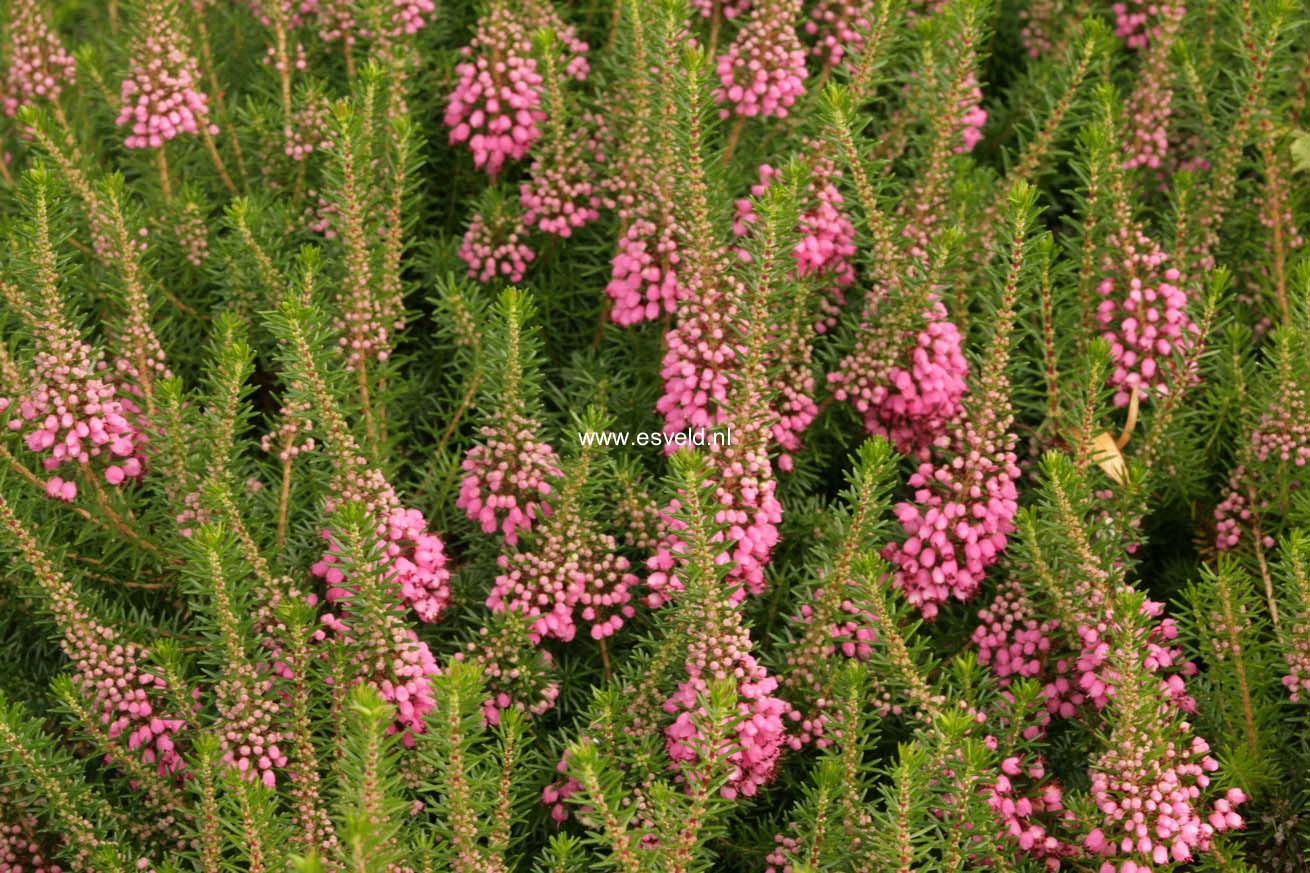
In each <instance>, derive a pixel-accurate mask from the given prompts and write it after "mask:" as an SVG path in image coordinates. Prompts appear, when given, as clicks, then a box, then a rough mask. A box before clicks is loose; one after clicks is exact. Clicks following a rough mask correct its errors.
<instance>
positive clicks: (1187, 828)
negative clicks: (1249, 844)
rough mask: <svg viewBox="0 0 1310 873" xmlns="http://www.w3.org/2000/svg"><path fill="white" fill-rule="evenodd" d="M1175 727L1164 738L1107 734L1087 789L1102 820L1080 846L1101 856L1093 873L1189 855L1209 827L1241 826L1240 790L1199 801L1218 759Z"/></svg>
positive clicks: (1210, 832) (1205, 844)
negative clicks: (1207, 804)
mask: <svg viewBox="0 0 1310 873" xmlns="http://www.w3.org/2000/svg"><path fill="white" fill-rule="evenodd" d="M1177 732H1178V736H1176V737H1170V738H1168V739H1164V740H1157V739H1156V738H1154V737H1151V736H1149V735H1146V734H1145V733H1144V732H1140V731H1135V730H1134V731H1132V732H1131V735H1130V736H1122V735H1121V736H1115V737H1113V738H1112V739H1111V745H1110V748H1109V749H1108V750H1107V751H1106V752H1105V753H1104V754H1103V755H1102V756H1101V757H1100V758H1099V759H1098V760H1097V762H1096V765H1095V767H1094V768H1093V771H1092V786H1091V795H1092V798H1093V800H1094V801H1095V803H1096V807H1097V809H1098V810H1100V812H1101V814H1102V816H1103V817H1104V819H1103V822H1102V824H1101V826H1100V827H1097V828H1094V829H1093V830H1092V831H1091V832H1090V833H1088V834H1087V837H1086V838H1085V839H1084V841H1083V845H1084V847H1085V848H1086V849H1087V850H1088V851H1089V852H1091V853H1093V854H1094V855H1101V856H1104V857H1105V858H1107V860H1106V861H1104V862H1103V863H1102V864H1101V867H1100V870H1101V873H1140V871H1144V870H1145V871H1149V870H1151V869H1152V865H1159V866H1165V865H1168V864H1171V863H1183V862H1186V861H1191V860H1193V859H1195V857H1196V856H1197V855H1198V854H1199V853H1202V852H1206V851H1209V849H1210V844H1211V842H1212V841H1213V839H1214V835H1215V834H1216V833H1222V832H1223V831H1228V830H1234V829H1236V828H1240V827H1241V826H1242V817H1241V816H1240V815H1238V814H1237V812H1236V810H1235V807H1237V806H1238V805H1239V804H1241V803H1243V802H1245V800H1246V795H1245V794H1244V793H1243V792H1242V790H1241V789H1240V788H1230V789H1228V791H1227V792H1226V793H1225V794H1224V796H1223V797H1220V798H1218V799H1217V800H1215V801H1214V804H1213V805H1212V806H1211V807H1210V809H1209V810H1208V811H1207V810H1206V809H1204V808H1202V807H1201V806H1200V803H1199V802H1200V799H1201V795H1202V792H1204V790H1205V789H1206V787H1207V786H1208V785H1209V784H1210V774H1211V773H1213V772H1214V771H1215V770H1217V769H1219V762H1218V761H1216V760H1215V759H1214V758H1213V757H1212V756H1211V755H1210V746H1209V744H1207V743H1206V741H1205V740H1204V739H1202V738H1201V737H1198V736H1189V735H1190V725H1188V723H1187V722H1179V723H1178V725H1177ZM1160 745H1162V748H1157V746H1160ZM1120 859H1121V860H1120Z"/></svg>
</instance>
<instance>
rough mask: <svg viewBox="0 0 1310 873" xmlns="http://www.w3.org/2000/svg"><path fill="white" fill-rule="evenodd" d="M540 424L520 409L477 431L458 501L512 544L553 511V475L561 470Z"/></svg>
mask: <svg viewBox="0 0 1310 873" xmlns="http://www.w3.org/2000/svg"><path fill="white" fill-rule="evenodd" d="M538 430H539V426H538V424H537V423H536V422H535V421H533V420H531V419H529V418H526V417H524V416H522V415H519V414H513V413H511V414H508V415H498V416H495V417H494V418H493V420H492V422H491V423H490V424H487V425H484V426H483V427H482V428H481V430H480V431H479V432H480V433H481V435H482V439H483V441H482V442H481V443H479V444H478V445H475V446H474V447H473V448H471V449H469V453H468V456H467V457H466V458H465V459H464V463H463V465H462V467H463V470H464V472H465V474H466V475H465V476H464V480H463V482H461V483H460V486H459V498H458V499H457V500H456V501H455V505H456V506H457V507H459V508H460V509H462V510H464V512H465V513H467V514H468V517H469V518H470V519H471V520H473V521H476V522H477V523H478V525H479V526H480V527H481V528H482V532H483V533H495V532H496V531H497V530H499V531H500V532H501V534H502V535H503V536H504V537H505V542H506V543H508V544H509V545H511V546H512V545H514V544H515V543H517V542H518V536H519V533H520V532H521V531H526V530H531V529H532V525H533V523H534V522H535V521H536V520H537V518H538V517H539V516H541V515H545V514H547V513H549V512H550V504H548V503H546V500H545V498H546V497H547V496H548V495H549V494H550V491H551V483H550V480H551V479H554V478H557V477H559V476H560V475H562V474H561V472H560V469H559V467H558V466H557V463H556V455H555V450H554V449H553V448H551V447H550V444H549V443H547V442H544V441H543V440H541V439H540V438H539V437H538V436H537V433H538Z"/></svg>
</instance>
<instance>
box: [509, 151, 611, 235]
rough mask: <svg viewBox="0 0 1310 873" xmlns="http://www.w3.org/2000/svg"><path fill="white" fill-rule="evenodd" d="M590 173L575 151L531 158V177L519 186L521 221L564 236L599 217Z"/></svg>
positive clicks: (598, 204) (598, 203) (599, 199)
mask: <svg viewBox="0 0 1310 873" xmlns="http://www.w3.org/2000/svg"><path fill="white" fill-rule="evenodd" d="M593 153H594V152H593ZM593 176H594V174H593V173H592V170H591V167H589V166H588V165H587V162H586V160H584V159H583V157H582V156H581V155H580V154H579V153H578V152H577V151H568V152H565V153H563V154H558V155H555V156H553V157H552V158H550V159H549V160H544V161H543V160H541V159H538V160H535V161H533V162H532V168H531V177H530V178H529V179H527V180H526V181H524V182H523V183H522V184H520V185H519V202H520V203H521V204H522V205H523V223H524V224H525V225H527V226H528V227H535V228H537V229H538V230H541V231H543V232H545V233H553V234H555V235H556V236H560V237H563V238H564V239H568V238H569V237H570V236H572V235H573V231H574V230H576V229H578V228H580V227H582V226H583V225H585V224H586V223H587V222H589V221H595V220H596V219H597V218H600V205H601V198H600V193H599V190H598V188H597V185H596V182H595V179H594V178H593Z"/></svg>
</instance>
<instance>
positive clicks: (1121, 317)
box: [1096, 231, 1196, 406]
mask: <svg viewBox="0 0 1310 873" xmlns="http://www.w3.org/2000/svg"><path fill="white" fill-rule="evenodd" d="M1113 244H1114V245H1113V247H1114V248H1115V249H1116V250H1117V251H1118V252H1119V255H1120V260H1119V261H1118V262H1117V263H1107V264H1106V268H1105V271H1106V273H1107V275H1106V277H1105V278H1104V279H1102V280H1101V284H1100V286H1099V287H1098V291H1099V292H1100V294H1101V296H1102V297H1103V298H1104V299H1103V300H1102V301H1101V303H1100V305H1099V306H1097V308H1096V318H1097V320H1098V321H1099V322H1100V323H1101V325H1102V326H1103V327H1104V328H1105V330H1104V331H1103V332H1102V334H1101V336H1102V337H1103V338H1104V339H1105V340H1106V341H1107V342H1108V343H1109V344H1110V360H1111V361H1112V362H1113V364H1114V372H1112V373H1111V374H1110V384H1111V385H1112V386H1114V388H1115V389H1116V391H1115V395H1114V402H1115V405H1116V406H1127V405H1128V401H1129V399H1130V398H1131V396H1132V394H1133V392H1137V394H1138V396H1139V397H1140V398H1141V399H1143V400H1146V399H1149V398H1150V396H1151V395H1152V394H1153V393H1157V394H1162V393H1164V392H1166V391H1167V390H1168V389H1169V383H1170V380H1171V379H1172V377H1173V375H1174V370H1175V369H1176V365H1175V358H1176V356H1177V355H1178V354H1179V353H1181V352H1182V351H1184V350H1185V349H1187V348H1189V347H1190V345H1191V343H1192V337H1193V335H1194V334H1195V333H1196V325H1195V324H1193V323H1192V321H1191V319H1190V318H1189V317H1188V315H1187V302H1188V301H1187V294H1186V292H1185V291H1183V288H1182V275H1181V274H1180V273H1179V272H1178V270H1176V269H1175V268H1173V267H1165V261H1167V260H1168V255H1166V254H1165V253H1164V252H1163V251H1162V250H1161V249H1160V247H1159V246H1158V245H1156V244H1155V243H1154V242H1153V241H1152V240H1151V239H1150V238H1149V237H1147V236H1146V235H1145V234H1144V233H1142V232H1141V231H1136V232H1135V233H1133V234H1132V236H1128V235H1127V234H1116V235H1115V239H1114V241H1113Z"/></svg>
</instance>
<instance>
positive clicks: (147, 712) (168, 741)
mask: <svg viewBox="0 0 1310 873" xmlns="http://www.w3.org/2000/svg"><path fill="white" fill-rule="evenodd" d="M117 637H118V635H117V633H115V631H114V630H113V628H110V627H107V626H105V625H102V624H100V623H98V622H95V621H94V620H91V619H89V618H88V619H87V620H86V625H85V636H82V637H81V638H78V639H65V640H64V643H63V646H64V651H65V652H66V653H67V655H68V659H69V660H70V661H72V662H73V684H74V685H76V686H77V688H78V690H80V691H81V692H82V694H83V695H85V697H86V699H87V700H89V701H91V704H92V707H93V708H94V709H95V710H96V711H97V712H98V713H99V715H100V720H101V722H102V723H103V724H104V727H105V732H106V734H107V735H108V737H109V738H110V739H111V740H118V741H120V742H123V743H124V744H125V745H126V746H127V750H128V751H129V752H134V753H136V755H137V756H138V757H140V758H141V760H142V761H144V762H145V763H147V764H153V765H154V766H155V767H156V768H157V770H158V772H159V773H160V774H161V775H162V774H171V773H177V772H179V771H181V770H182V769H183V768H184V767H185V766H186V765H185V763H184V762H183V760H182V756H181V754H179V753H178V751H177V748H176V746H175V745H174V742H173V737H174V736H175V735H176V734H177V733H178V732H179V731H181V730H182V726H183V721H182V719H180V718H177V717H175V716H171V715H167V714H165V713H164V711H163V710H162V708H161V710H160V711H158V712H157V711H156V707H158V706H160V705H161V701H162V700H163V698H164V695H165V692H166V691H167V688H168V687H167V685H166V684H165V683H164V680H163V679H161V678H159V677H158V676H156V675H154V674H153V673H151V672H150V670H149V669H148V668H147V667H145V666H144V664H145V663H146V662H147V661H148V658H149V653H148V652H147V651H146V650H145V649H142V648H141V647H139V646H137V645H136V644H135V643H122V642H118V641H117Z"/></svg>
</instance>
